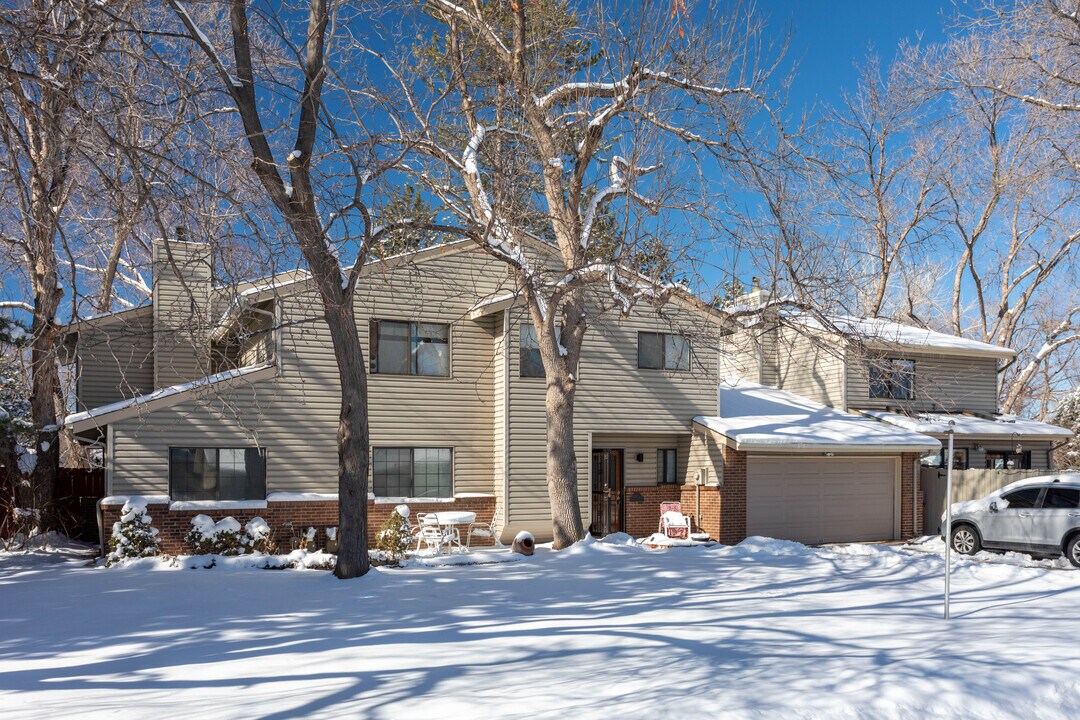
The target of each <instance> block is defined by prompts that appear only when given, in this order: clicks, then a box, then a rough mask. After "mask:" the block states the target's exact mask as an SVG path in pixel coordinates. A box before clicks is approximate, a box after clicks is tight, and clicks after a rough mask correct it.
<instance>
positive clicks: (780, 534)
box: [746, 456, 896, 543]
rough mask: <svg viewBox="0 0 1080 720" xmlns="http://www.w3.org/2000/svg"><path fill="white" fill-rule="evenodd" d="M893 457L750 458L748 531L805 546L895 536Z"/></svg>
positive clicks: (747, 495)
mask: <svg viewBox="0 0 1080 720" xmlns="http://www.w3.org/2000/svg"><path fill="white" fill-rule="evenodd" d="M895 519H896V460H895V459H894V458H767V457H753V456H751V457H750V458H748V460H747V469H746V532H747V534H748V535H764V536H766V537H774V538H782V539H784V540H797V541H798V542H802V543H824V542H856V541H860V540H889V539H892V538H893V537H894V535H895V530H894V524H895Z"/></svg>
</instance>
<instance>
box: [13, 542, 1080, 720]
mask: <svg viewBox="0 0 1080 720" xmlns="http://www.w3.org/2000/svg"><path fill="white" fill-rule="evenodd" d="M923 549H924V550H926V549H929V550H931V551H933V550H934V548H933V547H932V546H931V547H928V548H923ZM483 558H484V554H483V553H477V554H476V555H475V556H474V559H476V560H481V559H483ZM0 560H2V558H0ZM979 560H981V561H971V560H968V559H958V560H957V561H956V565H955V572H954V575H953V590H954V605H953V615H954V619H953V620H952V621H951V622H946V621H944V620H942V619H941V589H942V570H943V565H942V559H941V557H940V556H939V555H938V554H936V553H935V552H913V551H910V550H905V549H902V548H896V547H872V546H864V545H852V546H840V547H830V548H824V549H817V550H814V549H808V548H805V547H803V546H801V545H796V544H793V543H784V542H780V541H772V540H763V539H760V538H752V539H750V540H748V541H746V542H744V543H743V544H741V545H739V546H735V547H723V546H714V547H695V548H674V549H670V550H646V549H643V548H640V547H637V546H632V545H628V544H620V543H619V542H586V543H582V544H579V545H577V546H575V547H573V548H571V549H569V550H566V551H563V552H559V553H553V552H550V551H545V550H544V549H543V548H541V549H540V550H539V551H538V552H537V554H536V555H535V556H533V557H531V558H521V559H518V560H517V561H516V562H508V563H499V564H478V565H466V566H445V565H430V564H429V565H424V564H415V565H411V566H409V567H406V568H403V569H381V570H378V571H375V572H372V573H371V574H370V575H369V576H368V577H365V578H363V579H360V580H356V581H350V582H341V581H338V580H335V579H334V578H333V577H332V576H331V575H329V574H328V573H326V572H323V571H314V570H279V571H269V570H257V569H253V568H247V569H239V568H237V569H228V568H227V567H224V566H218V567H216V568H214V569H212V570H190V569H184V568H183V567H178V568H176V569H167V568H164V567H163V566H161V565H160V564H158V565H153V564H150V563H147V562H146V561H138V562H137V563H136V566H135V567H127V568H113V569H103V568H85V567H81V566H80V565H79V564H78V563H77V562H71V563H67V564H35V563H34V562H30V561H26V560H24V561H23V562H22V563H4V562H0V607H2V608H3V612H2V614H0V716H3V717H5V718H12V717H27V718H30V717H34V718H39V717H72V716H78V717H96V716H103V715H116V716H119V717H156V718H164V717H168V718H187V717H190V718H199V719H200V720H202V719H203V718H219V717H238V718H240V717H242V718H252V717H259V718H279V717H312V716H314V717H371V718H427V717H431V718H452V717H470V718H473V717H530V718H531V717H570V718H589V717H620V716H621V717H630V718H655V717H680V718H696V717H724V718H738V717H760V718H775V717H801V718H810V717H813V718H819V717H820V718H879V717H880V718H923V717H949V718H951V717H978V718H1032V717H1038V718H1046V719H1052V718H1076V717H1080V676H1078V675H1077V674H1076V667H1077V665H1078V662H1080V642H1078V641H1077V638H1080V613H1078V612H1077V611H1076V608H1077V606H1078V601H1080V572H1075V571H1072V570H1059V569H1051V568H1045V567H1023V566H1018V565H1012V564H1008V563H1005V562H994V561H993V560H994V559H993V557H988V558H980V559H979Z"/></svg>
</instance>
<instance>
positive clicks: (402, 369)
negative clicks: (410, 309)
mask: <svg viewBox="0 0 1080 720" xmlns="http://www.w3.org/2000/svg"><path fill="white" fill-rule="evenodd" d="M371 339H372V344H373V347H372V349H371V372H373V373H377V374H382V375H429V376H435V377H449V375H450V326H449V325H446V324H444V323H427V322H406V321H403V320H372V321H371Z"/></svg>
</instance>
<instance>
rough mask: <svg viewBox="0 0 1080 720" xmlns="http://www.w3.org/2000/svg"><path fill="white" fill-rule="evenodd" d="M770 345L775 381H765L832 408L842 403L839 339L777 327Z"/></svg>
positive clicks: (841, 369)
mask: <svg viewBox="0 0 1080 720" xmlns="http://www.w3.org/2000/svg"><path fill="white" fill-rule="evenodd" d="M776 335H777V337H776V343H775V345H774V346H773V348H772V351H773V353H774V354H775V358H776V363H775V365H776V377H775V381H774V382H764V383H763V384H765V385H773V386H774V387H779V388H781V389H783V390H787V391H788V392H793V393H795V394H796V395H802V396H803V397H805V398H809V399H811V400H813V401H815V402H819V403H821V404H823V405H829V406H831V407H838V408H843V406H844V356H843V350H842V349H841V348H842V347H843V344H842V343H841V341H840V340H839V338H831V337H817V338H813V339H812V338H810V337H808V336H807V335H805V334H803V333H800V332H799V331H798V330H796V329H794V328H789V327H782V328H779V330H778V331H777V334H776Z"/></svg>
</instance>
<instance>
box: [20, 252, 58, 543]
mask: <svg viewBox="0 0 1080 720" xmlns="http://www.w3.org/2000/svg"><path fill="white" fill-rule="evenodd" d="M51 240H52V238H51V234H50V236H49V237H48V238H39V240H38V242H36V243H35V245H34V246H35V247H39V248H41V249H42V252H41V254H40V256H39V257H38V258H37V262H36V263H35V264H34V320H33V324H32V326H31V328H30V331H31V336H32V337H33V343H32V344H31V346H30V367H31V371H30V372H31V386H30V417H31V420H32V421H33V423H34V429H35V430H36V433H37V434H36V445H35V447H34V450H36V451H37V464H36V465H35V466H34V471H33V473H32V474H31V482H30V488H29V491H30V493H29V494H30V497H28V498H27V497H25V496H24V497H23V498H20V499H19V501H20V504H23V503H25V502H26V501H27V500H29V503H28V504H25V505H23V507H31V508H34V509H35V510H37V511H38V512H39V513H40V514H41V516H40V523H39V527H40V528H41V530H43V531H44V530H50V529H52V528H54V527H55V526H56V517H55V512H54V510H55V508H54V507H53V500H54V495H55V494H56V477H57V475H58V474H59V470H60V442H59V434H58V432H57V431H58V429H59V428H58V426H57V421H56V395H57V391H58V388H59V387H60V375H59V372H58V370H57V367H56V347H57V344H58V342H59V334H60V331H59V328H58V327H57V326H56V311H57V308H58V306H59V304H60V296H61V295H63V290H61V289H60V287H59V285H58V283H57V280H56V267H55V258H54V257H53V255H52V252H51V250H52V242H51Z"/></svg>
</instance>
